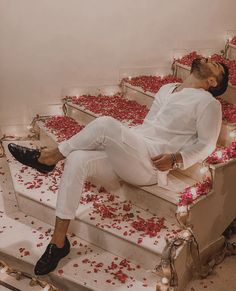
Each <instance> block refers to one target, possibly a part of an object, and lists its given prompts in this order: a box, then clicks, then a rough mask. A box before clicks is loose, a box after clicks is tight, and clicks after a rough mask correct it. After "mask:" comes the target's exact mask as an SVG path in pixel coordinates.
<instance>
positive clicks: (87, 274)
mask: <svg viewBox="0 0 236 291" xmlns="http://www.w3.org/2000/svg"><path fill="white" fill-rule="evenodd" d="M0 163H1V161H0ZM1 182H2V181H1ZM0 187H2V183H0ZM0 195H1V198H2V193H0ZM12 203H14V201H12ZM0 219H1V225H0V233H1V234H2V235H1V236H0V249H1V253H4V254H5V255H9V256H10V257H14V258H15V259H16V260H17V259H18V260H20V261H21V262H23V263H28V264H30V265H34V264H35V263H36V261H37V260H38V258H39V257H40V256H41V255H42V253H43V251H44V249H45V248H46V246H47V244H48V243H49V240H50V235H51V233H52V230H51V226H50V225H48V224H46V223H43V222H41V221H39V220H37V219H35V218H34V217H31V216H28V215H25V214H24V213H22V212H20V211H18V210H17V211H14V212H12V213H11V214H9V213H8V210H7V209H6V204H5V203H4V202H3V201H1V204H0ZM68 237H69V240H70V242H71V247H72V248H71V252H70V254H69V255H68V256H67V257H66V258H64V259H63V260H62V261H61V262H60V263H59V265H58V267H57V269H56V270H55V271H54V272H53V275H54V276H57V277H61V278H62V279H67V280H68V281H70V282H74V283H76V284H78V285H81V286H86V287H88V289H89V290H91V289H92V290H104V291H105V290H107V291H108V290H126V289H127V288H130V289H131V290H140V291H141V290H154V288H155V285H156V282H157V279H158V276H157V275H156V274H154V273H152V272H149V271H146V270H144V269H143V268H142V267H141V266H137V265H134V264H132V263H130V262H127V261H126V260H124V258H121V257H118V256H116V255H113V254H112V253H110V252H108V251H105V250H103V249H101V248H99V247H96V246H94V245H93V244H91V243H89V242H87V241H85V240H83V239H81V238H79V237H77V236H75V235H73V234H69V235H68ZM122 261H123V263H121V262H122ZM112 262H113V264H114V263H115V264H116V265H117V267H116V268H114V270H112V269H111V270H109V266H111V264H112ZM120 263H121V264H120ZM122 266H123V267H122ZM106 270H108V271H106ZM119 270H122V272H123V273H124V274H126V275H127V276H128V278H127V280H126V282H125V283H121V282H120V281H119V280H118V279H117V278H114V274H112V273H116V272H118V271H119ZM32 272H33V268H32Z"/></svg>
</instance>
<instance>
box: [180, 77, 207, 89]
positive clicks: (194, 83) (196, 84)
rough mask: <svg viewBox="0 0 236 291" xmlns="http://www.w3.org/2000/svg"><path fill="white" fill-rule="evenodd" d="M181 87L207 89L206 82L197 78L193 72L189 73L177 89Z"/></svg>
mask: <svg viewBox="0 0 236 291" xmlns="http://www.w3.org/2000/svg"><path fill="white" fill-rule="evenodd" d="M183 88H196V89H204V90H208V87H207V84H206V82H205V81H203V80H199V79H197V78H196V77H195V76H194V75H193V74H190V75H189V76H188V77H187V78H186V79H185V80H184V81H183V83H182V84H181V85H180V87H179V90H181V89H183Z"/></svg>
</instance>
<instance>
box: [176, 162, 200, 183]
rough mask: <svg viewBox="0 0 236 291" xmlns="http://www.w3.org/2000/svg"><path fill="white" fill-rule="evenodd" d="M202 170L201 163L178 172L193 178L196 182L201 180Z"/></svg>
mask: <svg viewBox="0 0 236 291" xmlns="http://www.w3.org/2000/svg"><path fill="white" fill-rule="evenodd" d="M201 168H202V165H201V163H198V164H195V165H193V166H192V167H190V168H188V169H186V170H178V171H179V172H181V173H183V174H184V175H186V176H188V177H191V178H193V179H194V180H196V181H201V180H202V174H201V172H200V170H201Z"/></svg>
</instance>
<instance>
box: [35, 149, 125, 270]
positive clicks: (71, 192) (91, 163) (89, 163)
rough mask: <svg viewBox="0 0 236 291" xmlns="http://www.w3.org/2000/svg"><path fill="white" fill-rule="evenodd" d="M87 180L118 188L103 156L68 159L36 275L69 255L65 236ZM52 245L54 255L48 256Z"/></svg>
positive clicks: (90, 154) (87, 154)
mask: <svg viewBox="0 0 236 291" xmlns="http://www.w3.org/2000/svg"><path fill="white" fill-rule="evenodd" d="M86 179H89V180H91V181H92V182H95V183H97V182H99V184H102V185H103V186H105V187H108V188H109V189H114V190H115V189H117V188H119V187H120V183H119V177H118V176H117V175H116V173H115V172H114V171H113V168H112V165H111V164H110V162H109V159H108V157H107V155H106V153H105V152H103V151H74V152H72V153H70V154H69V155H68V157H67V158H66V162H65V167H64V171H63V174H62V177H61V182H60V187H59V192H58V198H57V207H56V222H55V229H54V232H53V236H52V239H51V242H50V244H49V245H48V247H47V249H46V251H45V253H44V254H43V255H42V257H41V258H40V259H39V260H38V262H37V264H36V266H35V274H36V275H43V274H47V273H49V272H51V271H52V270H54V269H55V268H56V266H57V263H58V262H59V260H60V259H61V258H63V257H64V254H65V253H66V252H67V251H68V244H69V242H68V240H67V238H66V233H67V230H68V227H69V223H70V220H71V219H74V217H75V213H76V210H77V208H78V205H79V201H80V198H81V193H82V190H83V186H84V182H85V180H86ZM52 245H53V252H51V254H50V253H49V251H50V246H52ZM65 249H66V250H65ZM61 254H62V255H61Z"/></svg>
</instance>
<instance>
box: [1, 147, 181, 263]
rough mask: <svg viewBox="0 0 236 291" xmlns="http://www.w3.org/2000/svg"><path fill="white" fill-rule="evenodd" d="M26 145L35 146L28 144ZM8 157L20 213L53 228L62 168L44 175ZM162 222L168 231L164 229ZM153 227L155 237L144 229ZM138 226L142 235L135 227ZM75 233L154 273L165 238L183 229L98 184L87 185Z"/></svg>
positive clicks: (74, 229) (72, 227)
mask: <svg viewBox="0 0 236 291" xmlns="http://www.w3.org/2000/svg"><path fill="white" fill-rule="evenodd" d="M21 144H22V145H25V146H30V143H29V142H21ZM33 146H34V147H35V146H36V144H34V145H33ZM6 153H7V157H8V161H9V167H10V172H11V176H12V179H13V185H14V189H15V192H16V193H17V199H18V203H19V209H20V210H21V211H22V212H24V213H25V214H28V215H31V216H33V217H35V218H37V219H40V220H42V221H44V222H47V223H49V224H51V225H53V224H54V210H55V206H56V199H57V190H58V185H59V181H60V176H61V172H62V165H58V167H57V169H56V170H54V171H53V172H51V173H50V174H48V175H44V174H40V173H38V172H37V171H35V170H33V169H31V168H27V167H25V166H23V165H22V164H20V163H18V162H17V161H15V160H14V159H13V158H11V156H10V154H9V153H8V152H7V149H6ZM139 217H140V218H139ZM163 222H164V226H165V227H162V224H163ZM149 224H151V225H152V227H153V229H154V234H153V235H152V234H148V232H147V230H146V228H145V225H146V226H148V225H149ZM139 225H141V226H140V227H141V228H142V229H143V230H142V231H138V230H137V229H136V228H137V227H138V226H139ZM143 225H144V226H143ZM135 226H136V228H135ZM155 229H156V230H155ZM71 231H72V232H74V233H75V234H76V235H79V236H80V237H82V238H83V239H85V240H87V241H90V242H92V243H94V244H96V245H98V246H100V247H102V248H105V249H106V250H108V251H111V252H113V253H115V254H117V255H120V256H123V257H126V258H127V259H129V260H130V261H132V262H134V263H137V264H141V263H142V265H143V267H144V268H146V269H153V268H154V267H155V266H156V264H157V263H158V262H159V261H160V255H161V253H162V251H163V249H164V247H165V245H166V241H165V239H166V238H173V237H174V236H175V235H176V234H178V232H179V231H180V229H179V227H178V226H177V225H175V224H174V223H173V222H172V221H171V220H169V218H168V217H165V218H163V217H158V216H157V215H154V214H151V213H150V212H149V211H148V210H144V209H141V208H139V207H137V206H136V205H134V204H132V203H131V202H130V201H129V200H124V199H123V198H121V197H119V196H117V195H112V194H109V193H107V192H106V191H104V190H101V191H99V190H98V188H97V187H95V186H87V187H86V190H85V191H84V192H83V194H82V198H81V203H80V205H79V207H78V210H77V213H76V219H75V220H74V221H73V222H72V224H71Z"/></svg>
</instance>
